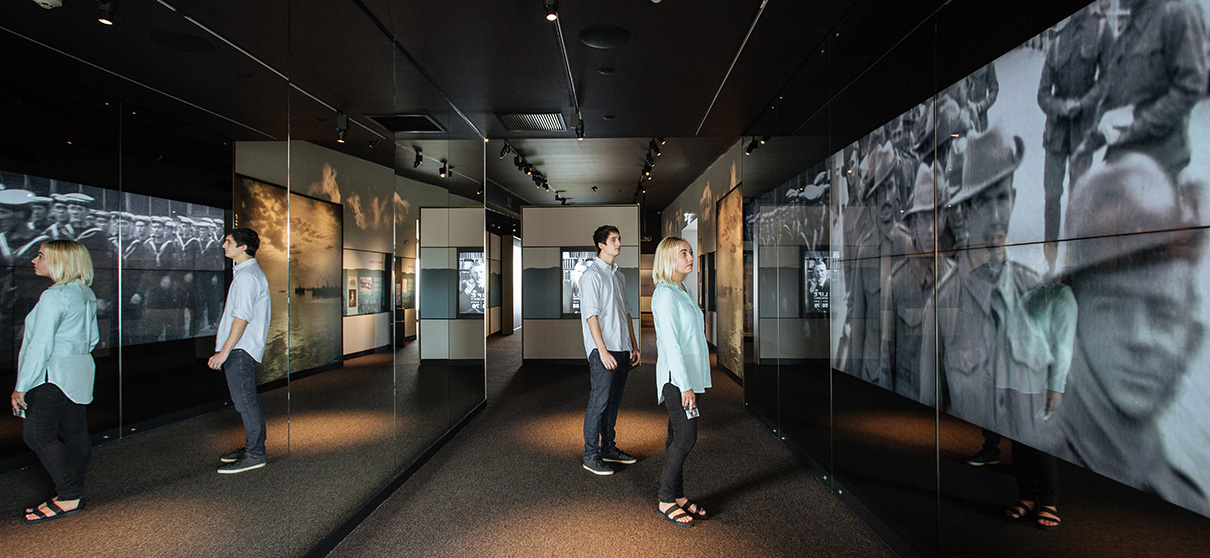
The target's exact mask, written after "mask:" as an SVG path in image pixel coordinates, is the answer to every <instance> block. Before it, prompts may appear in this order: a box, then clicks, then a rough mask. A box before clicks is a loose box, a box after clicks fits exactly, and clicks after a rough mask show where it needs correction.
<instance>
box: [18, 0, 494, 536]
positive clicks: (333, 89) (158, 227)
mask: <svg viewBox="0 0 1210 558" xmlns="http://www.w3.org/2000/svg"><path fill="white" fill-rule="evenodd" d="M86 4H87V3H71V2H68V3H65V5H64V6H63V7H61V8H57V9H54V10H43V9H42V8H40V7H38V5H37V4H34V3H32V2H28V3H10V4H6V5H5V7H4V8H0V13H2V15H0V22H3V23H0V42H2V44H3V45H4V48H3V49H2V51H3V54H0V68H2V70H3V71H2V72H0V76H2V77H0V80H2V83H3V87H0V90H2V91H0V138H2V139H0V142H2V144H3V148H2V149H0V182H2V183H3V188H4V189H3V190H0V217H3V219H0V225H2V226H3V229H4V230H3V231H0V233H2V235H3V236H2V237H0V241H2V242H0V248H2V250H0V252H2V255H3V257H4V259H3V262H0V263H2V264H3V266H4V267H2V268H0V274H2V276H0V282H2V284H0V291H2V295H0V296H2V297H3V298H2V299H0V300H3V304H0V307H3V309H4V310H3V311H0V337H2V338H4V339H7V340H8V341H7V342H5V343H0V380H3V381H7V382H9V383H10V384H14V383H15V382H16V377H17V361H18V353H19V350H20V348H21V343H22V333H23V330H24V318H25V316H26V314H27V313H28V312H29V311H30V309H31V308H32V307H33V305H34V304H35V303H36V302H37V300H38V297H39V295H40V294H41V293H42V292H43V290H45V288H46V287H48V286H49V281H47V280H44V279H42V278H39V277H37V276H35V275H34V273H33V268H32V265H31V264H30V263H29V260H30V259H31V258H32V255H33V254H36V253H37V249H38V247H39V245H40V244H41V243H42V242H44V241H45V240H48V239H52V238H72V239H76V240H78V241H79V242H81V243H82V244H84V245H85V247H87V248H88V249H89V251H90V254H91V255H92V258H93V261H94V265H95V268H96V279H95V281H94V283H93V290H94V291H95V292H96V294H97V298H98V305H97V306H98V322H99V328H100V333H101V335H100V342H99V344H98V347H97V349H96V350H95V351H94V353H93V356H94V359H95V360H96V363H97V374H96V383H95V390H94V399H93V401H92V403H91V404H89V405H88V408H87V413H88V421H89V432H90V434H91V435H92V436H93V441H94V447H93V450H92V456H91V459H90V461H89V469H88V473H87V476H86V492H85V494H86V496H85V500H86V501H87V502H88V513H85V514H81V515H79V516H78V519H77V520H75V521H74V522H73V523H72V525H71V529H72V531H71V533H72V534H73V535H75V536H73V537H68V538H67V539H65V540H68V542H66V543H65V544H67V545H69V548H68V549H65V551H67V550H70V549H71V548H70V545H72V544H79V545H80V547H79V548H78V550H80V551H82V552H98V551H100V552H118V550H117V549H118V548H119V547H121V546H122V545H130V544H133V543H132V541H137V542H138V544H139V545H141V546H140V550H139V552H140V553H144V554H148V555H172V554H184V553H198V554H206V555H216V554H218V555H221V554H226V553H229V552H230V544H231V541H232V540H240V541H243V542H241V543H240V544H241V548H243V549H244V550H243V552H246V553H251V554H256V555H266V556H282V555H301V554H305V553H306V552H308V550H310V549H312V548H316V547H317V545H319V547H320V548H322V545H323V544H325V543H324V537H325V536H327V535H328V534H329V533H331V532H333V531H334V530H338V528H339V526H341V525H342V523H343V522H345V521H347V520H348V519H349V518H350V517H352V516H354V515H355V514H356V513H358V511H359V510H360V508H361V506H363V505H364V504H365V503H366V502H367V501H368V500H370V499H371V498H372V497H373V496H374V495H375V494H376V493H377V492H378V491H379V490H380V489H382V488H383V487H385V486H386V485H388V483H390V482H391V480H392V479H393V478H395V476H396V475H397V474H399V473H400V472H401V471H403V470H405V469H406V468H407V467H408V466H409V465H410V464H413V463H415V462H416V461H417V459H418V458H420V457H421V456H422V454H423V453H424V452H425V451H426V450H427V449H429V448H430V447H431V446H433V445H434V444H435V443H438V442H439V441H440V440H441V439H442V437H443V436H444V435H446V434H447V433H448V432H449V431H450V430H451V428H453V427H455V426H456V425H458V423H459V422H460V421H461V420H463V419H464V418H465V417H467V416H468V414H469V413H470V412H472V411H473V410H474V409H475V408H476V407H477V406H478V405H480V404H482V402H483V400H484V397H485V384H484V359H483V341H484V326H483V315H482V313H480V314H479V315H472V314H468V315H464V316H458V318H459V321H460V322H461V326H460V328H459V327H456V328H447V331H444V332H441V331H440V330H438V331H436V332H433V333H430V335H428V337H427V338H426V339H425V341H426V342H433V343H438V344H444V345H445V346H447V347H448V346H456V347H458V348H459V351H457V352H454V353H450V352H449V351H447V352H446V353H445V354H444V355H436V356H433V358H422V355H421V351H420V341H421V339H422V337H423V336H422V335H421V334H420V330H421V329H422V328H421V327H420V326H421V324H422V323H423V321H424V320H426V319H434V320H437V319H440V318H441V317H440V316H438V315H435V314H434V315H426V314H425V313H424V312H422V311H420V310H421V309H422V308H423V307H424V306H425V300H426V299H425V297H426V296H429V297H440V296H441V295H442V288H444V293H445V294H452V293H455V292H457V286H458V285H457V282H458V280H459V277H458V275H457V274H456V273H455V274H454V275H452V276H451V277H447V282H450V284H448V285H445V286H444V287H441V286H432V287H431V288H430V291H431V292H430V293H422V292H421V289H420V288H419V287H418V278H419V273H418V272H419V271H420V270H421V269H422V268H423V267H424V262H422V260H423V259H424V255H423V254H422V253H421V251H420V250H419V246H420V245H421V243H422V242H424V241H427V240H428V239H427V238H424V237H425V236H426V235H422V234H421V232H420V231H421V229H422V228H423V227H422V225H421V223H420V219H421V213H422V210H427V209H428V208H436V209H442V210H447V211H448V210H452V209H454V208H456V209H459V210H463V211H467V212H469V213H467V216H468V217H472V218H473V217H474V216H476V215H477V216H478V220H479V221H478V222H479V226H477V227H472V228H474V229H476V230H477V234H471V235H469V238H470V240H465V239H464V241H462V242H461V244H460V246H461V247H463V248H466V249H475V248H477V249H478V251H479V252H480V253H482V252H483V250H484V246H483V230H484V227H483V223H482V219H483V207H482V202H481V199H482V197H481V193H480V192H481V190H482V184H483V149H484V147H483V145H484V144H483V140H482V138H481V137H480V136H479V134H478V132H477V131H476V130H475V129H474V128H473V126H470V125H469V124H468V123H466V122H465V121H464V120H463V119H461V117H459V116H458V115H457V113H456V111H454V110H453V109H452V107H451V105H450V103H449V100H448V99H446V98H445V96H444V95H443V94H441V93H440V91H439V90H438V89H437V88H436V87H435V86H434V85H433V84H432V83H430V82H429V81H428V80H427V79H426V78H425V76H424V73H423V72H422V71H421V70H419V69H418V68H417V67H416V66H415V65H414V64H413V62H411V61H410V60H409V59H408V57H407V56H406V53H405V52H404V51H403V50H402V49H403V48H404V46H403V45H402V44H400V43H395V42H394V41H393V40H392V38H391V36H389V33H391V30H392V29H396V25H397V24H398V15H399V14H395V13H393V12H392V11H391V9H390V8H389V7H387V6H385V5H383V6H375V7H374V8H369V7H365V6H361V5H359V4H357V3H347V4H344V5H330V4H329V3H325V2H311V1H307V0H282V1H277V2H267V3H266V2H262V3H258V4H257V5H256V6H254V7H247V8H241V9H243V10H252V11H251V12H250V13H246V16H247V17H241V18H238V19H230V18H229V14H230V13H233V12H232V10H230V9H226V8H227V7H225V6H222V5H216V4H211V3H206V2H188V1H181V2H171V1H168V2H158V3H123V4H122V5H121V10H120V12H118V13H117V14H116V15H115V17H116V18H117V19H116V20H115V21H114V25H112V26H104V25H102V24H100V23H99V22H98V21H97V17H96V16H97V13H96V6H95V5H86ZM350 37H354V38H353V39H350ZM352 83H356V84H359V85H361V86H364V87H357V88H352V87H350V86H349V84H352ZM399 114H408V115H422V116H424V117H425V118H427V119H429V120H430V121H431V122H433V123H434V127H433V129H425V130H417V129H411V128H400V127H398V126H394V125H390V124H384V122H388V120H386V119H379V120H376V119H375V118H371V117H383V116H389V115H399ZM420 154H423V156H422V157H421V156H420ZM414 163H415V164H414ZM464 224H465V223H458V224H455V223H454V222H451V221H448V220H447V221H445V222H443V223H440V224H431V226H432V228H433V231H431V236H432V237H433V238H436V237H442V236H445V237H448V236H450V235H451V234H455V233H457V232H461V231H463V229H465V227H464V226H463V225H464ZM233 227H248V228H253V229H256V230H257V231H258V233H259V236H260V247H259V249H258V251H257V254H256V258H257V261H258V263H259V265H260V266H261V267H262V269H264V271H265V274H266V277H267V279H268V281H269V285H270V291H271V307H272V319H271V322H270V332H269V336H268V339H267V342H266V351H265V356H264V358H263V361H262V362H261V363H260V364H259V365H258V366H257V370H256V384H257V390H258V392H259V400H260V401H261V403H262V406H263V409H264V414H265V419H266V430H267V434H266V439H267V442H266V445H267V451H268V455H269V458H268V465H267V466H266V467H264V468H261V469H255V470H250V471H247V472H243V473H239V474H228V475H220V474H218V473H217V472H216V469H217V468H218V467H219V466H220V465H221V463H219V461H218V457H219V456H221V455H224V454H226V453H228V452H230V451H232V450H234V449H236V448H238V447H240V446H241V445H242V444H243V443H244V428H243V425H242V423H241V418H240V414H239V413H237V412H236V411H235V410H234V409H233V408H232V406H231V403H230V397H229V390H228V386H227V383H226V381H225V379H224V376H223V373H222V372H218V371H214V370H211V369H209V368H208V367H207V364H206V362H207V359H208V358H209V357H210V356H211V355H213V354H214V352H215V345H216V332H217V327H218V322H219V316H220V315H221V313H222V310H223V308H224V300H225V296H226V293H227V289H228V287H229V285H230V282H231V276H232V268H231V263H230V260H228V259H226V258H224V256H223V251H222V250H221V248H219V245H220V244H221V242H222V240H223V237H224V234H225V232H226V231H228V230H230V229H231V228H233ZM455 259H456V257H455ZM455 263H456V262H455ZM468 332H470V333H468ZM3 422H4V424H3V425H0V465H2V467H0V476H2V477H3V479H4V482H3V483H0V486H3V487H4V488H3V489H0V502H5V503H6V504H7V505H8V508H10V509H11V510H13V511H14V515H13V517H12V519H13V520H14V521H12V522H10V523H9V524H8V525H9V526H8V527H0V540H2V541H4V542H5V544H11V545H32V544H34V542H33V541H34V539H33V538H32V537H35V536H36V534H35V533H32V532H29V531H22V530H21V527H20V526H19V525H18V523H17V521H16V516H17V515H20V514H19V513H15V512H16V510H18V509H20V507H21V506H25V505H32V504H34V503H35V502H40V501H43V500H46V499H48V498H49V497H51V496H53V495H54V493H55V491H54V485H53V483H51V481H50V478H49V477H48V476H47V474H46V472H45V470H44V469H43V468H42V467H41V465H39V464H38V462H37V459H36V457H35V456H34V454H33V452H32V451H30V449H29V448H28V447H27V446H26V445H25V443H24V442H23V440H22V427H23V424H22V421H21V420H20V419H18V418H16V417H12V418H11V419H8V420H5V421H3ZM132 517H136V518H138V520H137V521H134V522H131V521H130V518H132ZM113 532H122V533H123V537H121V538H120V539H115V538H114V537H112V533H113ZM166 532H167V533H172V536H169V537H165V536H163V533H166ZM216 533H224V536H215V534H216ZM73 540H74V541H80V542H79V543H72V542H70V541H73ZM84 541H91V542H88V543H87V546H85V544H86V543H85V542H84ZM96 541H110V542H103V543H97V542H96ZM97 544H101V545H102V546H101V547H98V546H96V545H97ZM106 545H109V546H106ZM110 546H112V548H110ZM127 548H129V547H128V546H127Z"/></svg>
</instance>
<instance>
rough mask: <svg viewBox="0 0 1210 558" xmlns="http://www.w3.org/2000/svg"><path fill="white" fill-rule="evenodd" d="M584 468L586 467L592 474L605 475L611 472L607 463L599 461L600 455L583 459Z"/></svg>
mask: <svg viewBox="0 0 1210 558" xmlns="http://www.w3.org/2000/svg"><path fill="white" fill-rule="evenodd" d="M584 468H585V469H588V472H589V473H592V474H594V475H601V476H605V475H612V474H613V469H610V468H609V465H606V464H605V462H604V461H601V458H600V457H593V458H591V459H585V460H584Z"/></svg>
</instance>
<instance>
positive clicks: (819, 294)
mask: <svg viewBox="0 0 1210 558" xmlns="http://www.w3.org/2000/svg"><path fill="white" fill-rule="evenodd" d="M831 267H832V265H831V259H830V258H829V257H828V254H827V253H826V252H819V251H815V250H807V249H804V250H803V251H802V292H803V293H804V294H803V299H802V301H803V306H802V314H803V317H806V318H820V317H827V315H828V306H829V304H830V301H831V292H832V278H831Z"/></svg>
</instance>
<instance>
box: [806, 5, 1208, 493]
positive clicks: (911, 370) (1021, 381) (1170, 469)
mask: <svg viewBox="0 0 1210 558" xmlns="http://www.w3.org/2000/svg"><path fill="white" fill-rule="evenodd" d="M1206 14H1210V1H1207V0H1202V1H1196V2H1194V1H1188V0H1114V1H1098V2H1094V3H1093V4H1090V5H1088V6H1087V7H1085V8H1084V9H1082V10H1081V11H1079V12H1078V13H1075V14H1073V15H1071V16H1070V17H1068V18H1067V19H1065V20H1063V21H1061V22H1059V23H1058V24H1057V25H1055V26H1053V27H1052V28H1050V29H1048V30H1047V31H1046V32H1044V33H1042V34H1041V35H1039V36H1037V37H1035V38H1034V39H1032V40H1030V41H1028V42H1027V43H1026V44H1024V45H1022V46H1020V47H1018V48H1016V49H1014V50H1013V51H1011V52H1009V53H1007V54H1005V55H1004V56H1002V57H1000V58H998V59H996V60H995V61H993V62H991V63H989V64H987V65H986V66H984V67H982V68H980V69H978V70H977V71H975V72H974V73H972V74H970V75H969V76H967V77H966V78H965V79H963V80H961V81H959V82H958V83H955V84H952V85H950V86H949V87H946V88H945V89H943V90H942V91H940V92H939V93H938V94H936V95H935V96H934V97H932V98H930V99H926V100H924V102H922V103H920V104H919V105H917V106H916V107H914V108H912V109H910V110H908V111H906V112H905V113H904V114H902V115H900V116H899V117H897V118H895V119H894V120H892V121H891V122H888V123H887V124H885V125H884V126H882V127H881V128H879V129H877V130H874V131H873V132H871V133H869V134H868V135H866V136H865V137H863V138H861V139H860V140H858V141H856V142H854V143H853V144H852V145H849V146H847V147H845V148H844V149H842V150H841V151H839V152H837V153H835V154H834V155H832V156H831V157H830V158H829V159H828V169H827V182H829V183H830V186H832V188H831V190H830V191H831V192H832V200H831V203H832V212H831V214H830V216H829V218H828V219H827V226H828V227H830V234H831V252H832V255H833V256H836V259H834V260H833V261H830V262H828V266H829V268H828V272H827V277H828V282H830V284H831V287H830V289H831V294H830V296H831V305H830V316H831V322H832V331H833V335H832V351H831V354H832V365H833V367H834V368H836V369H838V370H840V371H843V372H845V373H847V374H850V375H852V376H855V377H857V378H860V379H862V380H865V381H867V382H870V383H873V384H876V385H878V386H881V387H883V388H885V389H887V390H891V391H894V392H895V393H897V394H900V395H902V396H904V397H909V398H911V399H914V400H917V401H919V402H921V403H924V404H927V405H931V406H935V407H936V408H938V409H940V410H941V411H942V412H945V413H948V414H950V415H952V416H955V417H957V418H960V419H962V420H965V421H968V422H970V423H973V424H976V425H978V426H981V427H984V428H987V429H989V430H992V431H995V432H999V433H1001V434H1003V435H1004V436H1006V437H1009V438H1012V439H1014V440H1018V441H1020V442H1022V443H1024V444H1027V445H1029V446H1032V447H1034V448H1037V449H1040V450H1042V451H1045V452H1048V453H1051V454H1054V455H1056V456H1058V457H1060V458H1062V459H1065V460H1068V461H1070V462H1072V463H1075V464H1077V465H1081V466H1084V467H1087V468H1088V469H1091V470H1093V471H1096V472H1098V473H1101V474H1103V475H1105V476H1108V477H1110V478H1113V479H1115V480H1118V481H1120V482H1123V483H1125V484H1128V485H1130V486H1133V487H1136V488H1138V489H1140V490H1143V491H1146V492H1150V493H1154V494H1157V495H1159V496H1161V497H1162V498H1164V499H1166V500H1168V501H1170V502H1173V503H1175V504H1178V505H1180V506H1183V507H1185V508H1188V509H1191V510H1194V511H1197V512H1199V513H1201V514H1203V515H1210V501H1208V500H1207V494H1208V493H1210V373H1208V372H1207V370H1210V357H1208V355H1207V352H1208V351H1207V349H1208V347H1207V345H1208V343H1206V335H1207V332H1206V324H1207V322H1208V321H1210V311H1208V309H1207V308H1208V306H1207V304H1206V300H1207V298H1208V297H1210V281H1208V280H1207V279H1208V278H1210V272H1208V271H1210V270H1207V269H1206V265H1207V264H1206V260H1207V257H1206V248H1207V242H1206V234H1207V231H1206V230H1205V224H1206V221H1207V217H1208V216H1210V212H1208V210H1207V209H1203V207H1206V204H1207V203H1208V202H1207V199H1208V198H1210V192H1207V185H1208V184H1210V100H1208V99H1207V95H1206V93H1207V84H1208V82H1210V69H1208V64H1207V52H1210V43H1208V42H1207V33H1206V20H1205V19H1204V18H1205V15H1206ZM808 228H809V227H808ZM808 261H809V260H808ZM814 265H815V266H816V267H818V263H814ZM804 277H809V275H805V274H804ZM804 280H806V279H804ZM808 289H809V286H808ZM804 307H806V306H804Z"/></svg>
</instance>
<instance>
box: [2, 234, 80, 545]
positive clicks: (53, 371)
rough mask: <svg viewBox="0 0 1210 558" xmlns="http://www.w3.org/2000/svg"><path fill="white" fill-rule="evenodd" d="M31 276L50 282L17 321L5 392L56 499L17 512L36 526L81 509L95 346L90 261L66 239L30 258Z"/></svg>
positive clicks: (56, 241)
mask: <svg viewBox="0 0 1210 558" xmlns="http://www.w3.org/2000/svg"><path fill="white" fill-rule="evenodd" d="M33 264H34V273H35V274H36V275H38V276H39V277H49V278H50V279H52V280H54V282H55V283H54V284H53V285H51V286H50V288H48V289H46V290H45V291H44V292H43V293H42V296H41V298H39V299H38V304H37V305H36V306H34V309H33V310H31V311H30V313H29V315H28V316H26V317H25V336H24V338H23V339H22V341H21V353H20V356H19V360H18V364H17V386H16V388H15V389H14V390H13V395H12V405H13V414H15V415H17V416H22V417H24V418H25V443H26V444H28V445H29V447H30V448H31V449H33V450H34V453H36V454H37V455H38V459H39V460H40V461H41V462H42V466H43V467H46V471H47V472H48V473H50V476H51V479H52V480H54V482H55V490H56V491H57V492H58V495H57V496H55V497H54V498H52V499H50V500H47V501H46V502H44V503H42V504H40V505H38V506H37V507H35V508H29V509H26V510H25V522H26V523H40V522H43V521H50V520H52V519H58V518H60V517H64V516H68V515H73V514H75V513H78V512H80V511H83V510H84V471H85V469H87V468H88V456H89V454H90V453H91V452H92V439H91V438H90V437H89V435H88V422H87V421H86V420H85V416H84V406H85V405H87V404H88V403H90V402H92V385H93V378H94V375H95V372H96V365H95V363H94V362H93V360H92V354H91V353H92V350H93V348H94V347H96V346H97V341H99V340H100V332H99V331H98V329H97V296H96V295H95V294H93V292H92V289H91V288H89V286H90V285H92V275H93V271H92V257H91V256H89V254H88V249H87V248H85V247H84V245H83V244H80V243H79V242H76V241H74V240H51V241H48V242H46V243H44V244H42V246H41V247H40V248H38V255H37V256H34V259H33Z"/></svg>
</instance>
